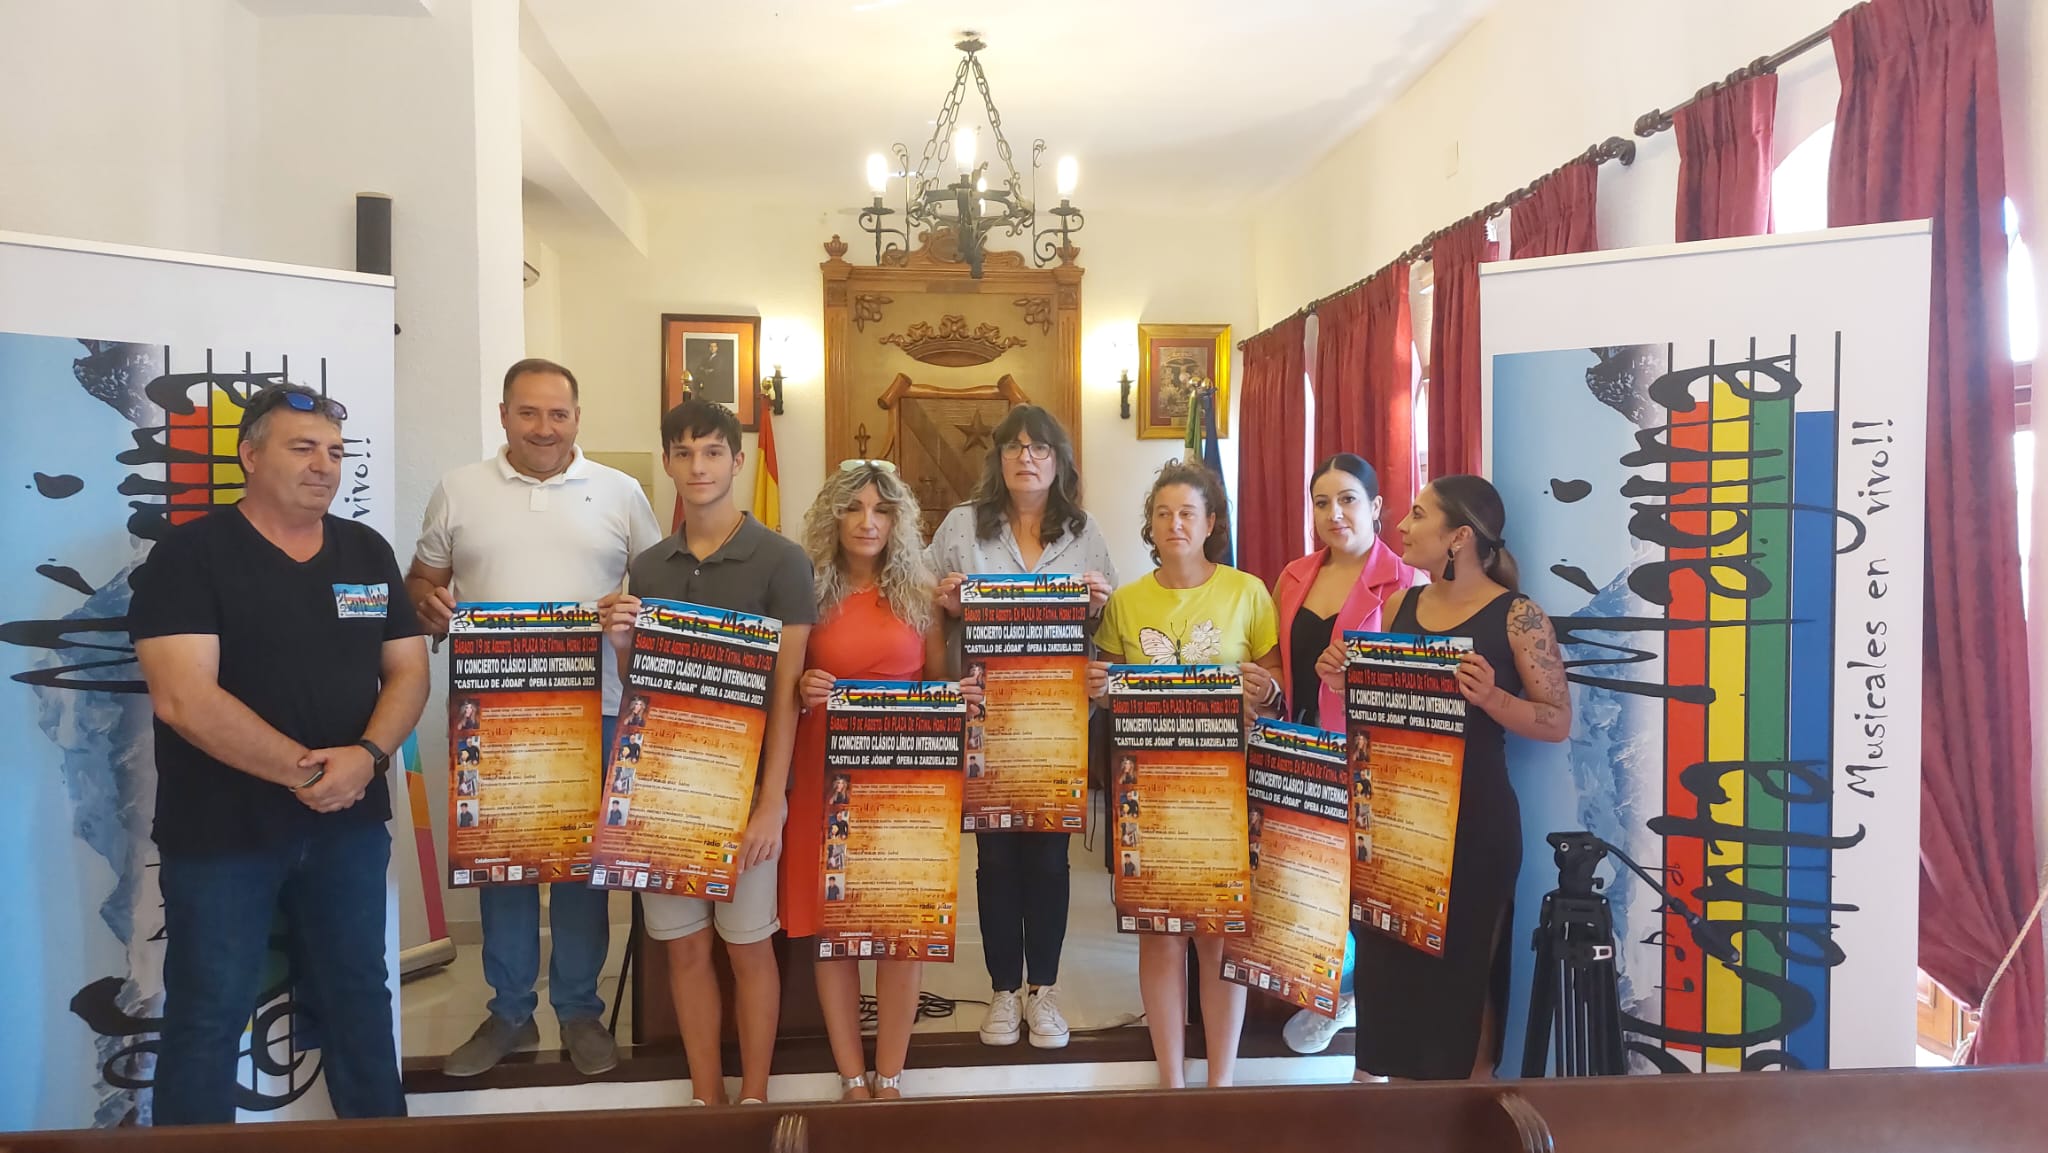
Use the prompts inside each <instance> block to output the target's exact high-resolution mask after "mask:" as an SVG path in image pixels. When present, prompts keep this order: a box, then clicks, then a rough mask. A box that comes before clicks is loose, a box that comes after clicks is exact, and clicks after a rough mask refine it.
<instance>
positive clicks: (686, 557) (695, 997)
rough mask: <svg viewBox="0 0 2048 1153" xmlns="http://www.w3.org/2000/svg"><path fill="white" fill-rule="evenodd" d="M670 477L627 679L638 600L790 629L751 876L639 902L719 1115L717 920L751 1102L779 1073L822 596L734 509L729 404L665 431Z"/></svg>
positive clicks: (693, 1073)
mask: <svg viewBox="0 0 2048 1153" xmlns="http://www.w3.org/2000/svg"><path fill="white" fill-rule="evenodd" d="M661 443H662V466H663V468H664V469H665V470H666V471H667V472H668V475H669V479H670V480H672V481H674V482H675V486H676V500H677V501H678V502H680V503H681V505H682V507H683V528H682V530H681V531H679V532H677V533H676V534H675V535H673V536H671V537H669V538H668V539H667V540H664V541H662V542H661V543H660V544H657V545H655V546H654V547H653V548H651V549H648V550H647V551H646V552H643V553H641V554H640V555H639V556H638V557H636V558H634V560H633V564H632V567H631V569H630V570H629V573H628V577H627V589H628V592H629V594H630V595H628V596H625V597H621V598H620V599H619V600H618V601H617V602H615V603H614V604H613V605H612V606H611V609H610V612H609V615H608V616H607V618H606V625H607V632H606V635H607V638H608V639H609V640H610V641H611V643H612V647H613V649H614V650H615V651H616V652H617V653H618V654H619V659H620V662H621V667H623V665H624V661H625V659H626V654H627V653H628V651H629V650H630V646H631V644H632V636H633V622H634V621H635V619H637V618H638V616H639V613H640V600H639V598H641V597H656V598H659V599H663V600H679V601H689V602H691V603H693V604H700V605H706V606H709V607H712V608H722V609H733V610H737V611H739V612H746V613H754V614H756V615H759V616H768V617H774V618H775V619H777V620H779V621H781V622H782V647H781V650H780V652H779V653H778V655H777V657H776V661H775V677H774V680H773V682H772V683H771V685H770V688H769V697H768V727H767V734H766V736H765V738H764V740H763V742H762V749H761V777H760V781H759V783H758V785H757V787H756V788H755V791H754V797H755V800H754V815H753V817H752V819H751V820H750V822H749V823H748V825H747V828H746V832H745V833H744V834H743V835H742V836H741V838H740V859H739V866H740V870H741V872H740V876H739V880H738V881H737V882H736V883H735V884H734V885H733V894H732V900H731V901H729V902H725V903H714V902H712V901H707V900H702V899H698V898H691V897H671V896H665V895H657V894H652V893H649V894H646V895H644V896H643V897H642V898H641V902H642V911H643V913H644V914H645V917H644V920H645V925H646V930H647V935H648V936H649V937H650V938H652V939H654V940H657V941H667V942H668V963H669V967H670V969H671V970H672V974H671V985H672V988H673V989H674V991H675V1002H676V1023H677V1024H678V1025H679V1026H680V1027H681V1029H682V1034H683V1050H684V1053H685V1055H686V1056H687V1058H688V1060H689V1064H690V1086H691V1088H692V1089H693V1090H694V1092H695V1093H696V1095H697V1097H698V1098H699V1099H700V1100H701V1101H703V1102H705V1103H707V1104H712V1105H718V1104H723V1103H724V1101H725V1079H724V1070H723V1069H722V1067H721V1065H720V1062H719V1054H718V1043H719V1026H720V1020H719V1018H720V1015H721V1013H722V1012H723V1007H722V1006H721V1005H720V1003H719V996H718V978H717V975H716V974H715V973H714V972H713V971H712V968H711V936H710V934H709V933H706V932H705V931H704V930H706V929H708V928H710V927H711V926H712V924H713V922H714V921H715V922H716V923H717V926H718V935H719V937H720V938H721V939H723V940H724V941H725V945H726V954H727V956H729V957H730V958H731V960H732V969H733V980H734V985H735V995H734V1000H735V1002H736V1005H737V1008H736V1012H737V1016H738V1023H739V1034H740V1099H741V1103H743V1104H745V1103H748V1102H757V1101H760V1100H763V1099H764V1098H766V1097H767V1095H768V1065H769V1060H770V1058H771V1057H772V1056H773V1055H774V1050H775V1027H776V1023H777V1018H778V1016H779V1011H780V1007H781V1004H782V981H781V975H780V974H779V973H778V972H777V970H776V965H775V953H774V947H773V945H772V944H771V943H770V940H769V939H770V938H771V937H773V936H774V934H775V930H776V929H778V928H780V927H781V923H780V921H779V920H778V919H777V917H776V912H775V863H776V861H777V860H778V859H779V858H780V857H781V855H782V826H783V822H784V820H786V819H787V818H788V816H789V802H788V800H787V797H786V793H787V791H788V788H789V758H790V753H791V751H792V750H793V749H794V748H795V745H796V717H797V696H796V683H797V678H798V676H799V675H801V674H802V672H803V668H804V646H805V644H806V643H808V642H809V640H810V634H811V625H812V624H813V623H814V622H815V621H816V620H817V619H818V605H817V599H816V594H815V593H814V592H813V590H812V587H811V562H810V559H809V558H808V557H806V556H805V555H804V551H803V549H801V548H799V547H797V545H796V544H795V543H794V542H792V541H789V540H787V539H784V538H783V537H781V536H778V535H776V534H775V533H774V532H771V531H769V529H768V528H766V527H765V526H763V525H762V524H761V523H760V522H759V521H757V520H755V519H754V518H752V517H750V516H748V515H747V514H746V513H744V512H742V511H740V507H739V505H738V504H737V503H735V502H734V501H733V499H732V489H733V480H734V478H735V477H737V476H738V475H739V471H740V466H741V464H743V463H744V462H745V460H746V456H745V454H744V453H742V452H741V451H740V422H739V421H738V419H736V418H735V417H734V416H733V414H732V413H731V411H729V410H728V409H726V408H725V407H724V406H722V405H718V404H714V403H712V402H710V401H707V400H688V401H684V402H683V403H682V404H679V405H677V406H676V407H674V408H672V409H670V410H669V412H668V414H667V415H666V416H664V417H662V420H661Z"/></svg>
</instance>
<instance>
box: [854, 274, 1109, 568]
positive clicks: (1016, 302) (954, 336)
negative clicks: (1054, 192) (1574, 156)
mask: <svg viewBox="0 0 2048 1153" xmlns="http://www.w3.org/2000/svg"><path fill="white" fill-rule="evenodd" d="M919 239H920V240H921V241H923V242H924V243H922V244H920V246H919V247H917V248H914V249H911V250H909V251H907V252H906V251H903V250H901V249H893V250H891V251H889V252H887V253H885V254H884V257H883V264H882V265H881V266H879V267H877V266H872V265H854V264H849V263H848V262H847V261H846V259H845V257H846V245H845V243H844V242H843V241H841V240H840V239H839V238H838V237H833V239H832V241H831V242H829V243H827V244H826V246H825V252H826V255H827V257H828V259H826V260H825V261H824V262H823V264H821V265H820V266H819V267H820V271H821V273H822V279H823V282H824V283H823V287H824V294H825V459H826V460H828V461H837V460H844V459H847V458H849V457H855V456H868V455H877V456H885V457H887V459H890V460H893V461H895V462H896V464H897V467H898V468H900V469H903V470H904V476H905V479H906V480H908V481H909V482H910V483H911V484H912V485H913V486H914V487H915V486H917V485H918V484H919V481H920V477H921V476H922V475H923V474H925V473H929V474H930V475H931V477H932V487H931V489H930V492H931V498H932V499H933V500H938V501H942V502H944V503H943V504H942V505H941V506H940V507H938V508H936V509H932V510H931V511H933V512H936V513H938V514H940V515H943V514H944V513H945V511H946V509H947V508H949V507H951V505H952V504H953V503H957V502H958V501H959V500H960V499H962V498H963V497H964V494H965V489H964V488H961V487H960V485H959V481H960V479H961V470H962V469H963V468H964V467H965V461H966V459H967V458H966V457H965V456H962V455H960V453H959V451H958V445H957V444H956V445H954V447H953V448H952V449H950V450H949V449H945V448H943V447H940V445H939V442H938V441H935V440H931V439H930V438H931V437H939V436H941V434H942V433H943V431H944V429H945V427H946V426H947V425H948V423H949V422H952V421H953V419H954V417H956V416H958V417H959V418H960V419H959V423H963V424H966V425H968V427H972V419H971V415H962V414H966V413H968V410H969V409H972V410H973V411H975V412H980V413H982V414H983V418H984V420H985V421H986V423H987V424H989V425H990V426H991V427H992V426H993V425H994V424H995V423H996V422H997V421H998V420H1000V419H1001V414H1002V412H1003V411H1005V410H1007V409H1008V408H1009V406H1010V405H1011V404H1015V403H1023V402H1022V401H1021V400H1013V399H1007V398H1006V397H1007V396H1009V395H1012V394H1014V396H1017V397H1028V398H1029V402H1030V403H1033V404H1040V405H1043V406H1045V408H1046V409H1047V411H1049V412H1051V413H1052V414H1053V415H1054V416H1055V417H1057V418H1058V419H1059V421H1060V423H1061V424H1062V425H1064V426H1065V427H1066V429H1067V434H1068V435H1069V436H1071V437H1072V438H1073V439H1074V447H1075V451H1076V454H1077V455H1078V453H1079V451H1080V442H1081V427H1080V421H1081V276H1082V269H1081V268H1080V266H1079V265H1077V264H1074V263H1073V260H1074V259H1075V258H1076V257H1077V256H1078V255H1079V252H1078V250H1074V249H1069V250H1067V251H1066V252H1064V253H1062V254H1061V255H1062V258H1063V263H1061V264H1058V265H1055V266H1053V267H1050V268H1032V267H1030V264H1029V262H1028V261H1027V260H1026V259H1025V257H1024V255H1023V254H1022V253H1018V252H991V253H990V254H989V257H988V260H987V262H986V264H985V266H984V269H983V274H982V278H981V279H980V280H975V279H974V278H973V277H971V276H970V275H969V274H968V270H967V266H966V265H964V264H957V263H952V262H950V261H949V260H947V259H946V257H947V256H948V254H949V253H950V251H951V246H952V243H953V240H952V237H951V235H950V234H946V233H941V234H939V235H938V236H936V237H934V236H931V235H926V236H921V237H920V238H919ZM899 378H901V379H902V380H904V381H909V382H913V383H911V384H909V385H907V386H906V387H907V388H908V389H909V390H910V391H909V392H900V393H899V398H907V399H913V400H914V401H915V403H914V404H913V405H912V406H911V407H910V408H908V409H907V410H906V409H904V408H902V407H901V406H899V407H898V408H897V409H896V411H893V412H892V411H890V409H889V403H890V402H885V400H884V395H885V394H886V393H888V392H889V391H890V388H891V386H892V385H894V384H895V383H896V382H897V381H898V380H899ZM1005 380H1007V381H1008V382H1009V383H1008V385H1007V386H1005V385H1001V384H999V383H998V382H1002V381H1005ZM1004 389H1007V392H1005V391H1002V390H1004ZM949 393H957V394H958V395H953V396H949V395H948V394H949ZM955 401H957V402H959V403H957V404H956V403H952V402H955ZM963 406H965V407H963ZM955 409H958V410H959V412H955V411H954V410H955ZM906 420H907V421H908V422H909V427H910V428H911V429H913V430H922V432H923V433H924V434H928V435H927V437H926V439H924V440H918V439H917V438H916V436H906V435H905V433H904V429H903V422H905V421H906ZM913 446H915V447H913ZM864 448H865V451H864V450H863V449H864ZM877 449H879V450H880V451H879V452H877V451H876V450H877ZM949 451H950V452H951V453H952V455H951V456H947V455H946V454H947V452H949ZM906 452H916V453H920V454H925V455H919V456H918V457H917V458H916V460H915V461H914V462H913V461H911V460H908V459H906V457H905V456H904V454H905V453H906ZM933 453H936V454H937V455H932V454H933ZM972 460H973V464H974V468H975V470H976V472H977V473H978V470H979V468H980V461H981V457H980V456H979V455H973V456H972ZM912 463H915V464H916V466H917V470H915V471H913V470H912V469H911V468H910V467H908V466H909V465H911V464H912ZM942 478H943V479H942ZM972 483H973V478H972V476H971V475H970V476H967V477H966V484H967V485H968V486H970V487H971V485H972ZM919 496H920V498H921V499H922V498H923V497H924V496H925V492H924V490H920V491H919ZM931 523H932V524H936V523H937V522H936V521H935V520H933V521H931ZM928 527H929V526H928Z"/></svg>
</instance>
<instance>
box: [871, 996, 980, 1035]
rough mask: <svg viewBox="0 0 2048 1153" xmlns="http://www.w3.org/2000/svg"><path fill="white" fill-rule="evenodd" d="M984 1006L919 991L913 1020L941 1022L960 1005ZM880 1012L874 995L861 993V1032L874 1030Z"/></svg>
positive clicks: (965, 1000)
mask: <svg viewBox="0 0 2048 1153" xmlns="http://www.w3.org/2000/svg"><path fill="white" fill-rule="evenodd" d="M986 1004H988V1002H987V1001H975V1000H969V999H955V998H952V997H941V996H939V995H938V994H937V993H926V992H924V991H922V990H920V991H919V992H918V994H917V1016H916V1017H915V1018H914V1020H917V1021H942V1020H944V1019H946V1018H947V1017H951V1016H952V1015H953V1012H954V1010H955V1009H957V1008H959V1007H960V1006H961V1005H986ZM880 1012H881V1010H880V1007H879V1005H878V1003H877V1002H876V1000H875V996H874V994H872V993H862V994H861V995H860V1027H861V1031H862V1032H870V1031H872V1030H873V1029H874V1027H875V1023H876V1019H877V1018H878V1016H879V1015H880Z"/></svg>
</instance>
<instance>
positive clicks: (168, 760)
mask: <svg viewBox="0 0 2048 1153" xmlns="http://www.w3.org/2000/svg"><path fill="white" fill-rule="evenodd" d="M345 416H346V413H345V411H344V410H343V409H342V407H341V406H340V405H339V404H337V403H335V402H333V401H330V400H327V399H326V398H323V397H321V396H320V395H319V394H317V393H314V392H312V391H310V390H308V389H304V388H300V387H298V386H296V385H288V386H283V387H278V388H272V389H267V390H265V391H263V392H260V393H258V394H257V395H256V396H255V397H254V398H252V399H251V401H250V402H249V404H248V406H247V408H246V409H245V410H244V413H243V417H242V427H241V434H240V448H239V455H240V458H241V464H242V469H243V471H244V472H245V473H246V474H247V477H248V484H247V488H246V490H245V495H244V497H243V499H242V503H241V504H240V505H237V506H234V507H230V508H222V509H219V510H217V511H215V512H213V513H211V514H209V515H207V516H204V517H201V518H200V519H198V520H196V521H192V522H190V523H187V524H183V525H179V526H178V527H176V528H174V529H172V530H171V532H170V533H169V535H167V536H165V537H164V539H163V540H162V541H160V542H159V543H158V544H157V545H156V547H155V548H154V549H153V550H152V551H151V552H150V555H149V561H148V563H147V564H145V565H144V566H143V567H142V569H141V570H139V571H138V572H137V573H136V574H135V579H134V586H135V587H134V593H135V595H134V600H133V602H132V603H131V605H130V608H129V613H128V626H129V632H130V633H131V634H132V635H133V637H134V638H135V653H136V657H137V659H138V660H139V661H140V662H141V665H142V674H143V676H144V678H145V679H147V680H148V682H149V693H150V703H151V704H152V706H153V707H154V709H155V712H156V764H157V791H156V827H155V840H156V844H157V850H158V854H159V856H160V858H161V867H160V869H159V872H158V879H159V882H160V885H161V887H162V889H163V902H164V933H165V945H164V1026H163V1039H162V1041H161V1043H160V1046H159V1049H158V1052H157V1073H156V1123H157V1124H159V1125H181V1124H185V1125H189V1124H205V1123H226V1122H231V1121H233V1120H234V1118H235V1093H236V1084H235V1068H236V1063H237V1060H238V1055H239V1052H240V1048H241V1037H242V1032H243V1029H244V1027H245V1026H246V1025H247V1024H248V1022H249V1018H250V1015H251V1013H252V1012H253V1011H254V1010H255V1009H256V1008H257V1005H256V1000H257V998H258V997H259V996H260V995H261V992H262V987H263V983H264V973H263V968H264V959H265V956H266V954H267V953H268V951H269V935H270V929H271V924H272V920H273V915H274V913H275V912H276V911H277V910H278V909H279V908H282V909H283V911H284V913H285V915H286V918H287V922H288V924H289V926H290V930H291V933H292V935H293V938H294V943H295V947H294V949H293V951H292V952H293V956H294V957H295V958H296V959H297V960H298V962H299V970H298V973H297V977H298V983H297V992H298V996H299V997H300V998H301V999H303V1000H304V1001H305V1002H306V1004H307V1006H308V1008H309V1009H310V1010H311V1011H312V1013H313V1014H314V1015H315V1016H317V1017H318V1019H319V1021H320V1023H321V1027H322V1030H323V1036H324V1038H325V1040H324V1043H323V1050H322V1051H323V1062H324V1066H325V1068H326V1071H327V1089H328V1096H329V1097H330V1098H331V1099H332V1101H333V1103H334V1110H335V1112H336V1114H338V1115H339V1116H342V1117H382V1116H403V1115H404V1113H405V1097H404V1094H403V1093H402V1091H401V1089H400V1087H399V1080H398V1054H397V1052H396V1045H395V1043H394V1037H393V1029H392V1016H391V994H390V989H389V987H388V985H387V984H386V982H387V979H388V973H387V970H386V966H385V957H384V939H385V917H384V909H385V873H386V869H387V867H388V865H389V862H390V858H391V832H390V829H389V828H388V827H387V823H388V822H389V821H390V819H391V794H390V790H389V787H388V785H387V783H386V780H385V775H386V771H387V769H388V768H389V763H390V757H389V754H388V753H387V752H386V750H388V749H393V748H396V747H398V745H399V744H400V743H401V742H402V741H404V740H405V738H406V735H407V734H409V733H410V732H411V731H412V728H413V725H414V724H416V723H417V722H418V721H419V717H420V710H421V709H422V708H424V707H425V705H426V701H427V689H428V669H427V650H426V644H425V642H424V641H422V640H421V639H420V637H419V624H418V621H417V618H416V617H415V616H414V614H413V608H412V604H411V602H410V601H409V600H408V599H407V597H406V592H405V580H404V575H403V573H402V572H401V571H400V570H399V567H398V562H397V560H396V559H395V558H394V557H393V556H392V553H391V546H390V545H389V544H387V543H385V541H384V538H383V537H381V536H378V535H377V533H376V532H375V531H374V530H372V529H370V528H369V527H367V526H365V525H361V524H357V523H355V522H353V521H347V520H342V519H340V518H338V517H332V516H328V515H327V509H328V506H329V505H330V504H332V503H333V500H334V494H335V490H336V488H337V486H338V485H339V483H340V480H341V473H342V468H341V465H342V439H341V422H342V420H343V419H344V418H345Z"/></svg>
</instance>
